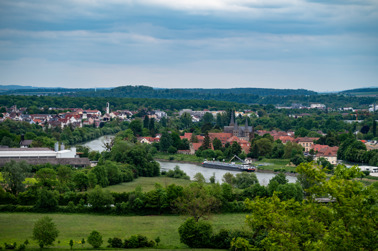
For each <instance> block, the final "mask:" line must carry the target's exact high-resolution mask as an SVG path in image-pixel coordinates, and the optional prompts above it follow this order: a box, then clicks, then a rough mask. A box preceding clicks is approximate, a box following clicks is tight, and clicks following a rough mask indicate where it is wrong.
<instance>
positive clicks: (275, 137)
mask: <svg viewBox="0 0 378 251" xmlns="http://www.w3.org/2000/svg"><path fill="white" fill-rule="evenodd" d="M277 139H279V140H281V141H282V143H284V144H285V143H287V142H288V141H291V142H294V141H295V139H294V138H293V137H291V136H274V140H277Z"/></svg>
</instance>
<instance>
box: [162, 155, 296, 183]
mask: <svg viewBox="0 0 378 251" xmlns="http://www.w3.org/2000/svg"><path fill="white" fill-rule="evenodd" d="M159 163H160V167H161V170H162V171H168V170H174V168H175V167H176V166H179V167H180V169H181V170H182V171H184V172H185V173H186V174H187V175H188V176H189V177H190V179H191V180H193V179H194V177H195V175H196V174H197V173H201V174H202V175H203V176H204V178H205V180H206V182H210V178H211V177H215V182H219V183H222V182H223V176H224V175H225V174H226V173H231V174H233V175H234V176H235V175H237V174H240V173H241V171H239V170H224V169H217V168H209V167H203V166H202V165H198V164H197V163H182V162H176V161H166V160H165V161H159ZM254 174H256V177H257V179H258V180H259V183H260V184H261V185H268V183H269V180H270V179H272V178H273V177H274V176H275V175H276V173H274V172H273V171H272V172H270V171H266V170H263V171H262V172H255V173H254ZM287 178H288V180H289V182H292V183H294V182H296V181H297V178H296V177H295V175H292V174H289V173H288V174H287Z"/></svg>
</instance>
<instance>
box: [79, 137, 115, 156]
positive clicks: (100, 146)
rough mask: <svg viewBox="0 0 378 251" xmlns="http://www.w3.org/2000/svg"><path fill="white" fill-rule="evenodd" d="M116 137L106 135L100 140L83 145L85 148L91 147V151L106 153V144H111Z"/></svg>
mask: <svg viewBox="0 0 378 251" xmlns="http://www.w3.org/2000/svg"><path fill="white" fill-rule="evenodd" d="M114 137H115V136H114V135H104V136H101V137H100V138H97V139H94V140H91V141H88V142H87V143H85V144H83V146H86V147H89V149H90V150H91V151H99V152H102V151H105V143H109V142H110V141H112V139H114Z"/></svg>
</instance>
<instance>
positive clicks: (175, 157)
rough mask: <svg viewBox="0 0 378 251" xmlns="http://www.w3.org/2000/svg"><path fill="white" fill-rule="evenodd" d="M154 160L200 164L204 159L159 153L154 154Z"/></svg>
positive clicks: (186, 155)
mask: <svg viewBox="0 0 378 251" xmlns="http://www.w3.org/2000/svg"><path fill="white" fill-rule="evenodd" d="M154 158H155V159H164V160H172V161H188V162H195V163H202V162H203V160H204V158H202V157H197V156H196V155H188V154H181V153H176V154H169V153H160V152H159V153H157V154H155V155H154ZM172 158H173V159H172Z"/></svg>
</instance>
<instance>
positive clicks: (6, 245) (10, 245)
mask: <svg viewBox="0 0 378 251" xmlns="http://www.w3.org/2000/svg"><path fill="white" fill-rule="evenodd" d="M4 247H5V249H16V248H17V243H16V242H14V243H13V244H8V243H6V242H5V243H4Z"/></svg>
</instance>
